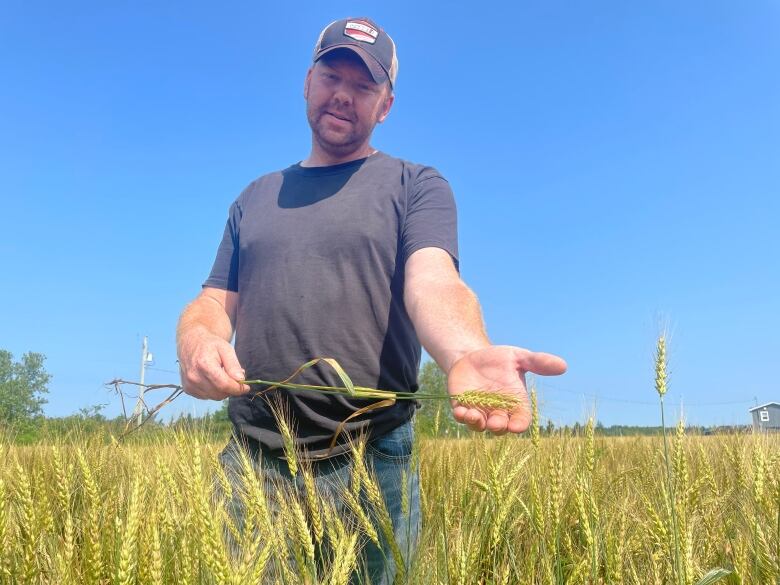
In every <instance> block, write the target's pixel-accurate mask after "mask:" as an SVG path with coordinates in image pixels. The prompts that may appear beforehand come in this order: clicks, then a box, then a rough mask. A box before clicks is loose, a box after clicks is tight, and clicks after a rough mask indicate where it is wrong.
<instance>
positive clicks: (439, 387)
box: [417, 361, 459, 435]
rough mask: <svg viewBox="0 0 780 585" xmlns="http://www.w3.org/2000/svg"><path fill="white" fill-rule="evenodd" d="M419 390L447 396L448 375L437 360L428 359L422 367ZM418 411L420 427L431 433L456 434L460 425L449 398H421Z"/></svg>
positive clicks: (423, 430) (418, 381)
mask: <svg viewBox="0 0 780 585" xmlns="http://www.w3.org/2000/svg"><path fill="white" fill-rule="evenodd" d="M417 383H418V385H419V388H418V390H417V391H418V392H420V393H421V394H423V393H424V394H438V395H441V396H447V376H446V375H445V374H444V372H442V371H441V368H439V366H438V365H436V362H434V361H427V362H425V363H424V364H423V365H422V367H421V368H420V373H419V375H418V378H417ZM420 404H421V407H420V410H418V411H417V418H418V421H419V422H418V425H419V426H418V428H419V429H420V430H421V431H422V432H423V433H426V434H431V435H455V434H457V433H458V431H459V429H458V427H459V425H458V423H456V422H455V419H454V418H452V408H451V407H450V403H449V401H447V400H438V399H437V400H420Z"/></svg>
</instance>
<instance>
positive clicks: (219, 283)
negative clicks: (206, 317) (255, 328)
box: [203, 201, 241, 292]
mask: <svg viewBox="0 0 780 585" xmlns="http://www.w3.org/2000/svg"><path fill="white" fill-rule="evenodd" d="M240 225H241V207H240V205H239V202H238V201H236V202H234V203H233V205H231V206H230V213H229V215H228V219H227V222H226V223H225V232H224V234H223V235H222V241H221V242H220V244H219V248H218V249H217V257H216V258H215V259H214V265H213V266H212V267H211V274H210V275H209V277H208V278H207V279H206V281H205V282H204V283H203V286H204V287H206V286H210V287H214V288H221V289H223V290H229V291H233V292H238V252H239V240H238V235H239V227H240Z"/></svg>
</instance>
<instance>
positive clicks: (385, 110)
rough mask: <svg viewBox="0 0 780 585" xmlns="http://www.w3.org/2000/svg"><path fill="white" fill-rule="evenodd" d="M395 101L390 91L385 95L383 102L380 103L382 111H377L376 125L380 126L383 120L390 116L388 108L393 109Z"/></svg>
mask: <svg viewBox="0 0 780 585" xmlns="http://www.w3.org/2000/svg"><path fill="white" fill-rule="evenodd" d="M394 101H395V94H394V93H393V92H392V90H391V91H390V92H389V93H388V94H387V97H386V98H385V101H384V102H383V103H382V109H380V110H379V118H377V124H381V123H382V122H384V121H385V118H387V116H388V115H389V114H390V108H392V107H393V102H394Z"/></svg>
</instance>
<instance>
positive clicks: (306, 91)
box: [303, 67, 314, 100]
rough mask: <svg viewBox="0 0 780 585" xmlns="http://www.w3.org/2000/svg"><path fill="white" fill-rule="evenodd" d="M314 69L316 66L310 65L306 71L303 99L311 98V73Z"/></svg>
mask: <svg viewBox="0 0 780 585" xmlns="http://www.w3.org/2000/svg"><path fill="white" fill-rule="evenodd" d="M313 70H314V67H309V70H308V71H307V72H306V80H305V81H304V82H303V99H305V100H308V99H309V83H310V82H311V73H312V71H313Z"/></svg>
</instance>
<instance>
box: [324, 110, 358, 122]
mask: <svg viewBox="0 0 780 585" xmlns="http://www.w3.org/2000/svg"><path fill="white" fill-rule="evenodd" d="M325 113H326V114H328V115H329V116H333V117H334V118H336V119H337V120H341V121H342V122H351V121H352V120H350V119H349V118H344V117H343V116H339V115H338V114H334V113H333V112H325Z"/></svg>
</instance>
